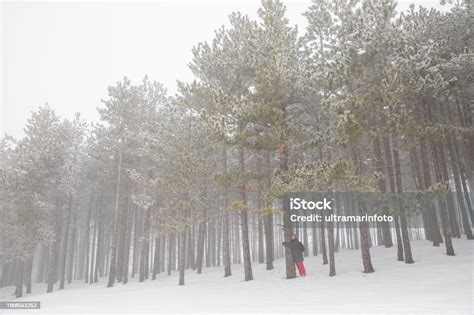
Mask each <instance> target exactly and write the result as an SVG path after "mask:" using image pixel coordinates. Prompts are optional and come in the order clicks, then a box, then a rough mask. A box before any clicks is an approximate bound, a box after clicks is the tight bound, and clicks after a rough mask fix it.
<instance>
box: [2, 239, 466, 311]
mask: <svg viewBox="0 0 474 315" xmlns="http://www.w3.org/2000/svg"><path fill="white" fill-rule="evenodd" d="M472 245H473V243H472V242H469V241H467V240H464V239H463V240H459V239H455V240H454V246H455V249H456V256H455V257H449V256H446V255H444V247H439V248H435V247H432V246H431V245H430V243H429V242H427V241H415V242H413V244H412V246H413V247H412V248H413V254H414V257H415V259H416V261H415V264H413V265H407V264H405V263H402V262H398V261H396V259H395V258H396V256H395V251H396V250H395V248H392V249H386V248H384V247H377V248H372V249H371V254H372V259H373V263H374V267H375V269H376V272H375V273H373V274H364V273H362V272H361V269H362V266H361V259H360V252H359V251H347V250H346V251H341V252H339V253H336V270H337V275H336V276H335V277H331V278H330V277H328V267H327V266H323V265H322V264H321V257H320V256H317V257H309V258H307V259H306V260H305V264H306V268H307V272H308V276H307V277H306V278H297V279H293V280H286V279H285V271H284V265H283V261H281V260H279V261H277V262H276V266H275V270H273V271H266V270H265V266H264V265H258V264H254V265H253V268H254V278H255V280H254V281H250V282H244V281H243V270H242V266H240V265H234V266H233V270H232V271H233V276H232V277H229V278H223V276H222V273H223V272H222V270H221V269H222V268H208V269H205V271H204V273H203V274H201V275H197V274H195V273H194V272H187V274H186V285H185V286H181V287H180V286H178V285H177V283H178V277H177V273H174V274H173V275H172V276H167V275H165V274H161V275H159V277H158V279H157V280H155V281H151V280H147V281H146V282H144V283H137V282H135V281H136V280H132V282H131V283H129V284H127V285H121V284H116V286H115V287H113V288H106V287H105V285H106V281H105V279H101V282H100V283H98V284H94V285H85V284H83V283H79V282H75V283H74V284H72V285H69V286H67V287H66V289H65V290H61V291H55V292H54V293H50V294H46V293H44V292H45V290H46V286H45V285H44V284H42V285H35V286H34V287H33V290H34V294H32V295H27V296H25V297H23V298H21V299H18V300H20V301H41V310H28V311H16V312H13V311H8V312H5V314H13V313H21V314H30V313H31V314H89V313H95V314H99V313H111V312H113V313H122V314H132V313H153V314H163V313H216V314H217V313H285V314H289V313H313V314H325V313H351V314H353V313H358V314H360V313H377V314H413V313H416V314H473V300H472V299H473V291H472V289H473V246H472ZM13 291H14V288H13V287H9V288H3V289H1V291H0V300H3V301H5V300H14V297H13V296H11V293H12V292H13ZM18 300H17V301H18ZM1 313H2V314H4V311H2V312H1Z"/></svg>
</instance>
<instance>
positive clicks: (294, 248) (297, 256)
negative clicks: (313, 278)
mask: <svg viewBox="0 0 474 315" xmlns="http://www.w3.org/2000/svg"><path fill="white" fill-rule="evenodd" d="M283 245H284V246H285V247H289V248H290V249H291V254H292V255H293V261H294V262H295V263H297V262H299V261H303V260H304V258H303V252H304V245H303V243H301V242H300V241H298V240H297V239H294V240H291V242H289V243H288V242H283Z"/></svg>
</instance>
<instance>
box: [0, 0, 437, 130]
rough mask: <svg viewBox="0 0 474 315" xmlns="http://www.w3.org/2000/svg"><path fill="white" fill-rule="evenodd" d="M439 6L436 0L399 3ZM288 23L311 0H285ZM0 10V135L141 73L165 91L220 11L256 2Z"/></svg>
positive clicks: (82, 107) (89, 110)
mask: <svg viewBox="0 0 474 315" xmlns="http://www.w3.org/2000/svg"><path fill="white" fill-rule="evenodd" d="M413 2H414V3H415V4H417V5H418V4H421V5H424V6H434V7H437V8H440V5H439V4H438V1H436V0H418V1H410V0H404V1H399V6H398V10H405V9H406V8H407V7H408V5H409V3H413ZM284 3H285V5H286V7H287V17H288V18H289V19H290V24H292V25H294V24H298V28H299V32H300V34H301V33H302V32H304V29H305V27H306V19H305V18H304V17H303V16H302V15H301V14H302V13H303V12H304V11H305V10H306V9H307V8H308V7H309V5H310V3H311V1H310V0H291V1H289V0H286V1H284ZM0 6H1V7H0V10H1V41H0V42H1V50H0V51H1V72H2V76H1V84H0V86H1V90H0V94H1V106H0V118H1V119H0V134H1V136H3V134H4V133H7V134H10V135H13V136H15V137H20V136H22V135H23V127H24V125H25V123H26V119H27V118H28V117H29V116H30V112H31V111H32V110H36V109H37V108H38V107H39V106H42V105H44V104H45V103H48V104H49V105H50V107H51V108H53V109H55V110H56V112H57V113H58V114H59V115H61V116H63V117H72V115H73V114H74V113H75V112H81V114H82V117H83V118H85V119H86V120H88V121H97V120H98V114H97V110H96V108H97V107H98V106H101V102H100V99H101V98H106V97H107V87H108V86H109V85H114V84H115V82H117V81H120V80H121V79H122V78H123V77H124V76H127V77H129V78H131V79H132V80H133V81H134V82H137V81H139V80H141V79H142V78H143V77H144V75H145V74H147V75H148V77H149V78H150V79H151V80H157V81H160V82H162V83H163V84H164V85H165V86H166V87H167V88H168V92H169V94H171V95H174V93H175V92H176V80H181V81H190V80H192V73H191V71H190V70H189V69H188V67H187V64H188V62H189V61H190V60H191V57H192V54H191V48H192V47H193V45H196V44H197V43H198V42H200V41H209V40H212V38H213V36H214V30H215V29H217V28H218V27H220V26H221V25H223V24H225V25H227V16H228V15H229V14H230V13H231V12H233V11H240V12H242V13H244V14H248V15H249V16H250V17H252V18H256V17H257V14H256V12H257V9H258V7H259V6H260V1H259V0H255V1H254V0H240V1H235V0H234V1H223V0H221V1H218V0H214V1H209V0H208V1H191V0H188V1H184V0H178V1H177V0H174V1H172V0H168V1H155V2H151V1H148V2H141V3H131V2H110V1H107V2H38V1H35V2H18V3H16V2H5V1H2V3H1V4H0Z"/></svg>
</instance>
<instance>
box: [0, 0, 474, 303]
mask: <svg viewBox="0 0 474 315" xmlns="http://www.w3.org/2000/svg"><path fill="white" fill-rule="evenodd" d="M449 5H450V6H451V8H450V10H449V11H447V12H439V11H437V10H435V9H425V8H422V7H420V8H415V7H414V6H412V7H411V8H410V9H409V10H408V11H405V12H403V13H397V11H396V2H395V1H390V0H387V1H361V2H360V1H352V0H313V3H312V5H311V6H310V7H309V8H308V9H307V11H306V12H305V13H304V16H305V17H306V18H307V22H308V26H307V28H306V29H304V30H301V29H297V28H296V27H293V26H292V25H291V23H290V21H289V20H288V19H287V18H286V17H285V6H284V4H283V3H282V2H280V1H278V0H263V1H262V4H261V7H260V9H259V10H258V19H257V20H252V19H251V18H249V17H248V16H245V15H242V14H240V13H238V12H237V13H233V14H231V15H230V16H229V26H227V27H221V28H218V29H217V30H216V32H215V35H214V39H213V40H212V41H210V42H201V43H198V44H196V45H195V46H194V48H193V50H192V56H193V57H192V60H191V61H190V63H189V67H190V69H191V70H192V73H193V74H194V78H195V80H194V81H193V82H178V92H177V93H176V95H175V96H170V95H167V90H166V89H165V87H164V86H163V85H162V84H161V83H158V82H154V81H152V80H150V79H149V78H148V77H145V78H144V79H143V80H142V81H141V82H139V83H133V82H131V81H130V80H129V79H127V78H124V79H123V80H121V81H119V82H117V84H116V85H115V86H110V87H109V88H108V97H107V98H106V99H103V100H102V101H101V105H100V106H99V108H98V111H99V114H100V121H99V122H97V123H88V122H86V121H84V120H83V119H82V118H81V116H80V114H77V115H76V116H74V118H73V119H63V118H61V117H59V116H58V115H57V114H56V113H55V111H54V110H53V109H52V108H51V107H49V106H48V105H46V106H43V107H40V108H39V109H38V110H36V111H34V112H33V113H32V114H31V117H30V118H29V119H28V121H27V123H26V126H25V128H24V137H23V138H20V139H15V138H13V137H11V136H8V135H5V136H4V137H3V138H1V142H0V143H1V147H0V183H1V184H0V217H1V219H0V287H6V286H14V287H15V288H16V289H15V294H16V296H17V297H21V296H22V295H24V294H25V293H31V290H32V283H33V282H36V283H43V284H44V290H45V291H46V292H52V291H55V290H58V289H59V290H61V289H65V288H67V286H68V284H70V283H71V282H72V281H73V280H80V281H83V282H86V283H95V282H103V283H104V286H108V287H113V286H114V285H116V284H117V283H123V284H126V283H127V282H128V281H130V279H131V278H136V279H138V281H140V282H142V281H150V280H154V279H156V277H157V274H159V273H167V274H168V275H170V274H172V273H178V274H179V280H178V281H179V285H184V284H185V283H186V273H190V272H197V273H204V272H203V270H205V269H206V268H208V267H211V266H221V267H222V274H223V276H225V277H229V276H233V277H242V278H243V279H244V280H246V281H250V280H252V279H253V277H254V275H253V272H252V262H256V263H260V264H264V265H265V267H266V269H267V270H271V269H273V263H274V261H275V260H276V259H286V278H294V277H296V272H295V266H294V264H293V261H292V257H291V253H290V252H289V250H286V251H285V247H283V246H281V244H282V242H284V241H289V239H290V237H291V235H292V234H293V233H296V234H297V235H298V236H299V239H300V240H301V241H302V242H303V243H304V244H305V245H306V252H305V255H315V256H316V255H318V256H320V257H321V261H322V262H323V264H327V265H328V266H324V267H323V268H328V276H334V275H337V264H336V261H335V256H337V251H338V250H340V249H350V250H360V251H361V265H360V266H354V270H361V271H364V272H367V273H369V272H374V270H377V265H376V264H373V263H372V261H371V256H370V250H371V247H373V246H385V247H386V248H387V249H385V250H387V251H392V252H393V258H394V260H397V259H398V260H399V261H401V262H404V263H407V264H410V263H416V261H415V260H414V259H413V255H412V251H411V246H410V242H411V241H413V240H415V239H425V240H426V242H431V243H432V244H433V246H439V247H440V248H442V249H443V250H440V255H442V254H447V255H455V254H456V248H454V246H453V242H452V238H467V239H473V235H472V225H473V223H474V212H473V203H474V199H473V198H472V189H473V187H474V181H473V174H474V173H473V171H474V159H473V157H474V129H473V106H474V104H473V100H474V34H472V32H473V21H474V3H473V2H472V1H471V0H460V1H454V3H450V4H449ZM71 97H73V96H71ZM6 105H7V106H8V104H6ZM289 191H330V192H349V191H368V192H380V193H402V192H426V191H441V192H452V193H450V194H447V195H446V196H447V197H446V198H445V199H444V200H439V202H433V203H432V205H431V207H430V209H429V210H430V211H425V212H423V213H416V214H414V213H412V209H410V208H409V207H408V208H402V209H401V210H400V211H399V212H397V213H396V214H395V221H394V222H392V223H390V224H389V223H377V224H371V223H369V224H367V223H365V224H361V225H360V226H359V228H357V229H355V228H351V227H349V226H346V225H345V224H342V223H341V224H339V223H334V224H326V225H319V224H318V225H317V226H316V225H315V224H313V223H301V224H293V225H292V222H291V221H290V218H289V213H288V212H287V211H285V210H282V209H284V207H283V206H282V196H283V194H284V193H285V192H289ZM347 208H348V211H349V212H350V211H352V210H351V207H350V206H349V207H347ZM354 211H355V210H354ZM413 222H418V224H419V225H418V227H414V226H415V225H414V223H413ZM234 264H243V266H244V268H243V270H244V274H243V275H242V274H235V273H233V269H232V265H234ZM205 276H206V275H205V274H203V275H202V277H205ZM156 281H158V280H156Z"/></svg>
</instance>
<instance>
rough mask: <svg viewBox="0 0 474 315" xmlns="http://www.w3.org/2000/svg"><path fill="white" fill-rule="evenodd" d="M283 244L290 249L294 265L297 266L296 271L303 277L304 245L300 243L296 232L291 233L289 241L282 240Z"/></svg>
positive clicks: (304, 272)
mask: <svg viewBox="0 0 474 315" xmlns="http://www.w3.org/2000/svg"><path fill="white" fill-rule="evenodd" d="M282 245H283V246H285V247H289V248H290V249H291V254H292V256H293V261H294V262H295V264H296V267H297V268H298V272H299V274H300V276H302V277H305V276H306V270H305V268H304V264H303V260H304V256H303V253H304V249H305V248H304V245H303V243H301V242H300V241H299V240H298V239H297V238H296V234H293V235H292V236H291V241H290V242H283V243H282Z"/></svg>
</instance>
